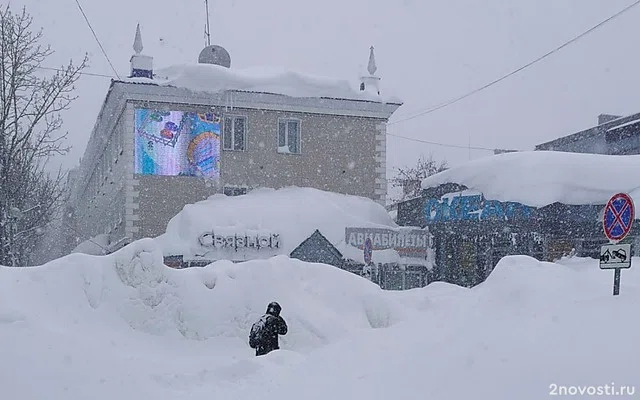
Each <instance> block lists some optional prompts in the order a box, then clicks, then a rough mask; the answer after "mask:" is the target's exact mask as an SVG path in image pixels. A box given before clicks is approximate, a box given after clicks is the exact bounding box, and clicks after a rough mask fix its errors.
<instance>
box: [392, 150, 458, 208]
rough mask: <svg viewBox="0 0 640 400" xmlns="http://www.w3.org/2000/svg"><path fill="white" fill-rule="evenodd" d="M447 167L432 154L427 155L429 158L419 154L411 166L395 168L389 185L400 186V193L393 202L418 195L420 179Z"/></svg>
mask: <svg viewBox="0 0 640 400" xmlns="http://www.w3.org/2000/svg"><path fill="white" fill-rule="evenodd" d="M447 168H448V165H447V162H446V161H442V162H441V163H439V164H438V162H437V161H435V160H434V159H433V156H429V158H424V157H422V156H421V157H420V158H419V159H418V161H417V163H416V165H415V166H413V167H404V168H397V170H398V172H397V174H396V176H395V177H393V178H392V179H391V186H392V187H394V188H402V193H401V195H400V197H398V198H397V199H394V202H397V201H404V200H407V199H411V198H414V197H419V196H420V193H421V191H422V189H421V183H422V180H423V179H425V178H427V177H429V176H431V175H434V174H437V173H438V172H442V171H444V170H445V169H447Z"/></svg>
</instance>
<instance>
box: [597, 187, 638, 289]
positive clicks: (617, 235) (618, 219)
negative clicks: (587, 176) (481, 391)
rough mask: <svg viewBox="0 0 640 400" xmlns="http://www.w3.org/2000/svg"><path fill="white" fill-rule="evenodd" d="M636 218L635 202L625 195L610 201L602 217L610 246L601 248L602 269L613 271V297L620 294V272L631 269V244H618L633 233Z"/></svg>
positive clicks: (614, 197) (622, 194)
mask: <svg viewBox="0 0 640 400" xmlns="http://www.w3.org/2000/svg"><path fill="white" fill-rule="evenodd" d="M634 218H635V208H634V205H633V200H632V199H631V197H629V196H628V195H627V194H625V193H618V194H616V195H614V196H613V197H611V199H609V202H607V205H606V207H605V208H604V214H603V217H602V226H603V228H604V234H605V236H606V237H607V238H608V239H609V243H610V244H608V245H604V246H602V247H601V248H600V269H613V270H614V273H613V295H614V296H617V295H619V294H620V272H621V271H622V269H628V268H631V244H618V242H620V241H621V240H622V239H624V238H625V237H626V236H627V235H628V234H629V232H630V231H631V225H633V220H634Z"/></svg>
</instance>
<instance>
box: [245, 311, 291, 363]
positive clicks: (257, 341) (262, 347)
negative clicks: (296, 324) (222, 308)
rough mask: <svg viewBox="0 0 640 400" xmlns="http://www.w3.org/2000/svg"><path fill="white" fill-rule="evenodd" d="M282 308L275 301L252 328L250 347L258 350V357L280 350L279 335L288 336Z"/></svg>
mask: <svg viewBox="0 0 640 400" xmlns="http://www.w3.org/2000/svg"><path fill="white" fill-rule="evenodd" d="M280 311H282V307H280V304H278V303H277V302H275V301H273V302H271V303H269V305H268V306H267V312H266V313H265V314H264V315H263V316H262V317H260V319H259V320H258V321H256V323H254V324H253V326H252V327H251V333H250V334H249V346H250V347H251V348H252V349H256V356H263V355H265V354H268V353H270V352H272V351H273V350H278V349H279V348H280V346H279V344H278V335H286V334H287V331H288V327H287V323H286V322H285V321H284V319H283V318H282V317H281V316H280Z"/></svg>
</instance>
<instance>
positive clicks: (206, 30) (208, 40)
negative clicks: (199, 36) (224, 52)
mask: <svg viewBox="0 0 640 400" xmlns="http://www.w3.org/2000/svg"><path fill="white" fill-rule="evenodd" d="M204 6H205V8H206V10H207V26H206V28H205V30H204V35H205V36H206V37H207V41H206V43H205V47H206V46H211V29H210V27H209V0H204Z"/></svg>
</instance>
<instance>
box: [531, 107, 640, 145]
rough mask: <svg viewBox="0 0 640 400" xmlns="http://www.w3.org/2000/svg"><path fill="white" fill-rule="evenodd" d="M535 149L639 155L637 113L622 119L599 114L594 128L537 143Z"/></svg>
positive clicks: (638, 115) (638, 114)
mask: <svg viewBox="0 0 640 400" xmlns="http://www.w3.org/2000/svg"><path fill="white" fill-rule="evenodd" d="M535 149H536V150H547V151H565V152H571V153H589V154H611V155H630V154H640V113H636V114H632V115H627V116H625V117H621V116H617V115H607V114H601V115H599V116H598V125H596V126H594V127H592V128H589V129H585V130H583V131H580V132H577V133H574V134H571V135H568V136H564V137H561V138H558V139H554V140H551V141H549V142H546V143H541V144H539V145H537V146H536V148H535Z"/></svg>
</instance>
